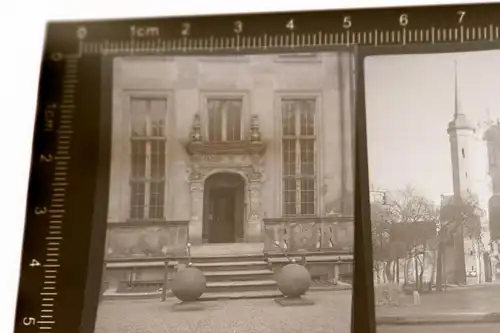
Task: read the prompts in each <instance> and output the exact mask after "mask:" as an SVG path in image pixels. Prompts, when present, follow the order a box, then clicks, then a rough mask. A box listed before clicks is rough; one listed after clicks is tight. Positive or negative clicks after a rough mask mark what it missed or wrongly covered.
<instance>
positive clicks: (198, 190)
mask: <svg viewBox="0 0 500 333" xmlns="http://www.w3.org/2000/svg"><path fill="white" fill-rule="evenodd" d="M189 190H190V192H191V215H190V216H191V219H190V222H189V242H190V243H191V244H193V245H196V244H201V243H202V241H203V240H202V237H203V181H201V180H196V181H191V182H190V183H189Z"/></svg>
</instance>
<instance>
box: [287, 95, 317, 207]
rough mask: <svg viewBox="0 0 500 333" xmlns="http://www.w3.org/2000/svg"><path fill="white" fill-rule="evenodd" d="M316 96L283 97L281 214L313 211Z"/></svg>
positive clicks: (314, 205)
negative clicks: (311, 97)
mask: <svg viewBox="0 0 500 333" xmlns="http://www.w3.org/2000/svg"><path fill="white" fill-rule="evenodd" d="M315 109H316V100H315V99H283V100H282V101H281V112H282V155H283V156H282V162H283V166H282V170H283V173H282V174H283V185H282V188H283V215H285V216H309V215H315V214H316V149H315V148H316V131H315Z"/></svg>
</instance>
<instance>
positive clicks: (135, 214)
mask: <svg viewBox="0 0 500 333" xmlns="http://www.w3.org/2000/svg"><path fill="white" fill-rule="evenodd" d="M144 191H145V184H144V183H143V182H133V183H132V184H131V188H130V218H132V219H142V218H144V204H145V193H144Z"/></svg>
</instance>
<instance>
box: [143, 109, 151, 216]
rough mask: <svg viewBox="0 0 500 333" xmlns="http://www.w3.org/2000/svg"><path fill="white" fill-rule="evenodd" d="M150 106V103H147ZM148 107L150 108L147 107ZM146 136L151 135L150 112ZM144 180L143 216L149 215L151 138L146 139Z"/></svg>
mask: <svg viewBox="0 0 500 333" xmlns="http://www.w3.org/2000/svg"><path fill="white" fill-rule="evenodd" d="M148 106H150V103H148ZM148 109H150V108H149V107H148ZM146 136H148V137H150V136H151V114H150V113H148V114H147V115H146ZM145 178H146V179H145V180H144V217H145V218H147V217H149V203H150V197H149V195H150V190H149V189H150V186H151V184H150V181H151V140H147V141H146V174H145Z"/></svg>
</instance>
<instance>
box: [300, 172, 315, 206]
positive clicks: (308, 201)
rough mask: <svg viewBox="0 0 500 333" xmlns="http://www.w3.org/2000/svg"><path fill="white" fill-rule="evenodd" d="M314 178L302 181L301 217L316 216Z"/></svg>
mask: <svg viewBox="0 0 500 333" xmlns="http://www.w3.org/2000/svg"><path fill="white" fill-rule="evenodd" d="M314 183H315V181H314V178H306V179H301V180H300V215H314V214H315V213H316V209H315V201H316V200H315V195H314V192H315V184H314Z"/></svg>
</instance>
